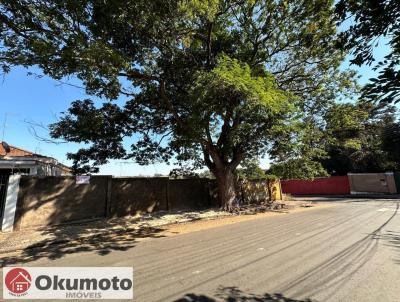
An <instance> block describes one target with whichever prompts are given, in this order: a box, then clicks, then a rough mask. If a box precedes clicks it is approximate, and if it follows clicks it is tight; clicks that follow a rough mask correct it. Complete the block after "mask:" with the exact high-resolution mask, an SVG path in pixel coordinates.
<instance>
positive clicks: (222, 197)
mask: <svg viewBox="0 0 400 302" xmlns="http://www.w3.org/2000/svg"><path fill="white" fill-rule="evenodd" d="M216 174H217V175H215V176H216V179H217V185H218V201H219V204H220V205H221V207H222V208H223V209H224V210H226V211H232V210H233V209H234V208H235V200H236V190H235V189H236V179H235V175H234V174H233V172H232V171H230V170H225V171H221V172H219V173H216Z"/></svg>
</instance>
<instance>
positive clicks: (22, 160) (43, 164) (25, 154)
mask: <svg viewBox="0 0 400 302" xmlns="http://www.w3.org/2000/svg"><path fill="white" fill-rule="evenodd" d="M10 174H25V175H38V176H61V175H70V174H71V169H70V168H68V167H67V166H65V165H63V164H61V163H59V162H58V161H57V160H56V159H54V158H52V157H47V156H43V155H40V154H36V153H33V152H30V151H27V150H24V149H21V148H17V147H14V146H11V145H9V144H7V143H6V142H1V144H0V175H10Z"/></svg>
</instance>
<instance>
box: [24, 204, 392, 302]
mask: <svg viewBox="0 0 400 302" xmlns="http://www.w3.org/2000/svg"><path fill="white" fill-rule="evenodd" d="M341 201H343V200H338V204H337V205H334V206H332V207H325V208H320V209H310V210H306V211H302V212H298V213H292V214H288V215H284V214H282V215H279V216H273V217H266V218H261V219H255V220H250V221H245V222H240V223H236V224H231V225H225V226H222V227H217V228H213V229H207V230H204V231H197V232H193V233H187V234H182V235H177V236H172V237H164V238H157V239H151V240H148V241H143V242H139V243H137V244H135V245H134V246H130V247H129V248H127V249H126V250H124V248H122V247H121V250H118V247H115V248H114V249H112V250H108V251H107V252H102V251H100V250H92V251H89V252H84V251H81V252H78V251H77V252H74V253H71V254H67V255H61V256H58V257H52V258H57V259H49V258H48V257H46V256H45V255H42V256H43V257H36V258H35V260H34V261H32V262H30V261H27V262H26V263H25V265H29V266H133V268H134V283H135V285H134V296H135V299H134V301H140V302H151V301H159V302H167V301H179V302H194V301H201V302H211V301H229V302H233V301H362V302H367V301H374V302H376V301H379V302H384V301H400V218H399V217H400V215H399V211H400V209H399V203H400V200H397V201H396V200H362V201H357V202H355V201H354V200H353V201H349V202H341ZM25 261H26V260H25Z"/></svg>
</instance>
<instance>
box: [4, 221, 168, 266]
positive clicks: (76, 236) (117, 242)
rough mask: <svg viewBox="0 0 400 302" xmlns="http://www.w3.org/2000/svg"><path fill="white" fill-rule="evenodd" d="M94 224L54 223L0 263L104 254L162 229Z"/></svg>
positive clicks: (128, 245)
mask: <svg viewBox="0 0 400 302" xmlns="http://www.w3.org/2000/svg"><path fill="white" fill-rule="evenodd" d="M97 224H98V227H97V228H96V227H95V226H93V224H91V225H90V227H85V226H82V225H80V226H76V227H73V226H67V227H60V226H58V227H54V228H49V229H48V230H46V231H43V234H45V233H46V232H48V233H49V234H51V236H50V237H49V238H45V239H43V240H41V241H39V242H35V243H34V244H31V245H29V246H27V247H25V248H24V249H23V250H22V251H21V252H17V253H16V254H15V255H12V256H6V257H4V256H3V257H2V258H1V259H0V266H1V267H4V266H7V265H13V264H17V263H28V262H31V261H35V260H38V259H41V258H47V259H50V260H55V259H59V258H62V257H64V256H65V255H67V254H73V253H79V252H96V253H97V254H98V255H101V256H105V255H107V254H109V253H110V252H112V251H126V250H128V249H130V248H133V247H134V246H135V245H136V244H137V241H138V239H139V238H159V237H164V235H162V234H160V233H161V232H162V231H164V229H162V228H156V227H142V228H137V229H133V228H130V227H129V223H128V222H127V223H126V225H123V224H122V225H121V224H119V225H118V227H117V228H113V227H112V226H111V225H110V226H109V227H107V222H106V221H99V222H97Z"/></svg>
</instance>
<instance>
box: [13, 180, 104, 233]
mask: <svg viewBox="0 0 400 302" xmlns="http://www.w3.org/2000/svg"><path fill="white" fill-rule="evenodd" d="M109 179H111V177H107V176H94V177H92V178H91V180H90V184H81V185H77V184H76V181H75V178H74V177H29V176H22V177H21V180H20V185H19V193H18V201H17V210H16V214H15V222H14V229H17V230H18V229H28V228H32V227H37V226H46V225H54V224H60V223H65V222H69V221H78V220H83V219H93V218H99V217H105V215H106V206H107V204H106V199H107V188H108V186H107V183H108V180H109Z"/></svg>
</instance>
